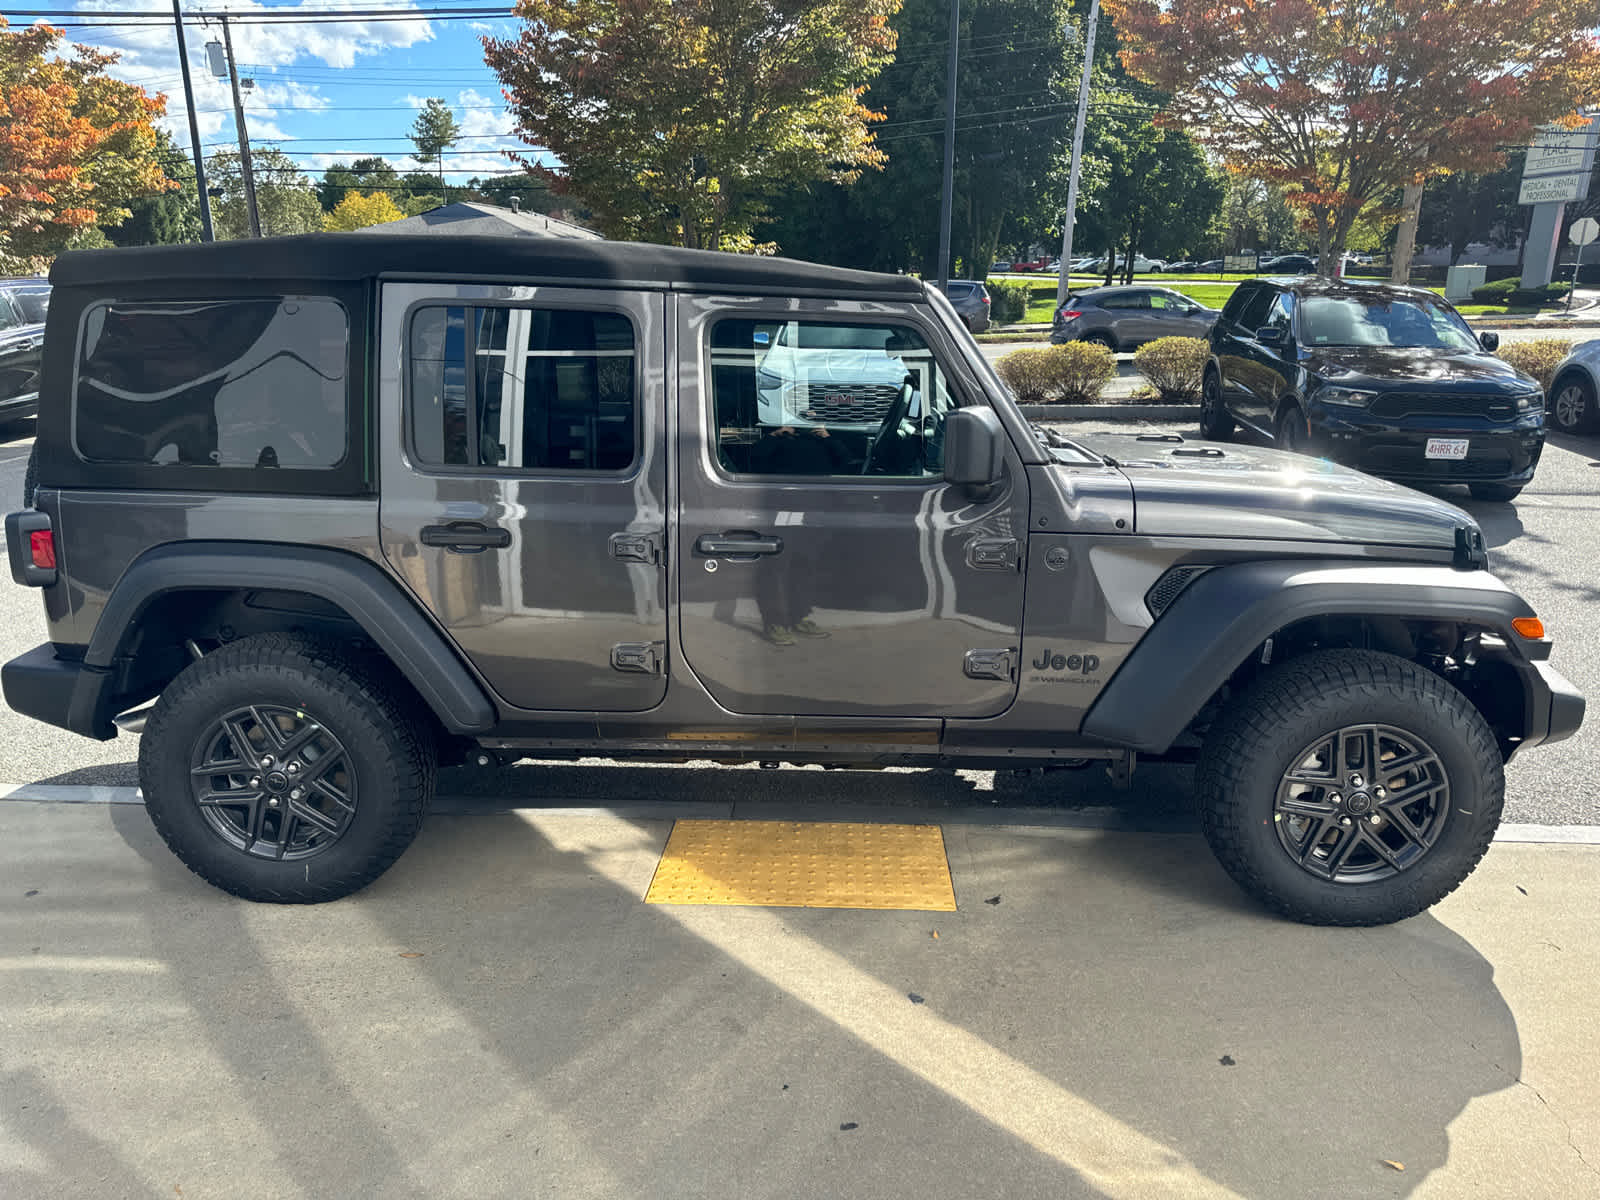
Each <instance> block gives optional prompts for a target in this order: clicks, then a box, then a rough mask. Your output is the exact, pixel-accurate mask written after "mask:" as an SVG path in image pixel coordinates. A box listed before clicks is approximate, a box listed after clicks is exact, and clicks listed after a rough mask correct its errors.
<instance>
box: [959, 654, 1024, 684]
mask: <svg viewBox="0 0 1600 1200" xmlns="http://www.w3.org/2000/svg"><path fill="white" fill-rule="evenodd" d="M963 669H964V670H965V671H966V673H967V678H969V679H1015V678H1016V677H1017V652H1016V651H1015V650H1013V649H1011V647H1009V646H1007V647H1006V648H1005V649H1004V650H968V651H967V653H966V658H965V660H964V662H963Z"/></svg>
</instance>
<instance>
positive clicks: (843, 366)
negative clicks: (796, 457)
mask: <svg viewBox="0 0 1600 1200" xmlns="http://www.w3.org/2000/svg"><path fill="white" fill-rule="evenodd" d="M764 339H768V335H767V334H765V333H758V334H757V335H756V340H757V346H758V349H759V347H760V346H761V345H767V350H766V353H765V354H764V355H763V356H762V357H761V360H760V362H759V364H758V365H757V367H756V411H757V419H758V420H759V421H760V422H761V424H762V425H763V426H764V427H766V428H769V429H770V428H778V427H780V426H785V425H787V426H790V427H798V428H813V427H820V426H826V427H829V428H833V429H839V428H845V429H860V430H875V429H877V428H878V427H879V426H880V425H881V424H882V423H883V420H884V418H885V417H886V416H887V415H888V413H889V410H890V408H891V407H893V405H894V402H895V399H896V398H897V397H898V396H899V394H900V388H901V386H902V385H903V384H905V383H906V381H907V380H908V379H911V380H916V378H917V373H916V372H914V371H913V370H912V365H911V364H910V363H908V362H907V360H906V358H903V357H901V356H900V355H899V354H897V353H895V349H896V348H895V347H893V346H891V344H890V343H891V340H892V338H891V334H890V331H889V330H888V329H887V328H881V329H880V328H873V327H869V326H853V325H839V326H827V325H813V324H801V323H798V322H790V323H788V324H785V325H783V326H782V327H780V328H779V330H778V332H777V336H776V337H772V338H770V340H769V341H764ZM907 357H916V354H915V352H912V353H911V354H910V355H908V356H907ZM922 357H926V351H923V352H922Z"/></svg>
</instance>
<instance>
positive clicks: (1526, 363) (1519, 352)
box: [1499, 338, 1572, 392]
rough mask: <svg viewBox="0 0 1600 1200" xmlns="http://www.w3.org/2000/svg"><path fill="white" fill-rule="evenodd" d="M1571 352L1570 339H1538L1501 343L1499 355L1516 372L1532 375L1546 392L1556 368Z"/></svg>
mask: <svg viewBox="0 0 1600 1200" xmlns="http://www.w3.org/2000/svg"><path fill="white" fill-rule="evenodd" d="M1571 352H1572V339H1571V338H1539V339H1537V340H1535V341H1531V342H1506V343H1503V344H1502V345H1501V347H1500V350H1499V355H1500V357H1501V358H1503V359H1505V360H1506V361H1507V362H1508V363H1510V364H1511V365H1512V366H1513V367H1515V368H1517V370H1519V371H1522V372H1525V373H1526V374H1529V375H1532V376H1533V377H1534V378H1535V379H1537V380H1538V381H1539V386H1540V387H1542V388H1543V389H1544V390H1545V391H1546V392H1548V391H1549V390H1550V381H1551V380H1552V379H1553V378H1554V377H1555V373H1556V367H1557V366H1558V365H1559V364H1560V362H1561V360H1562V359H1563V358H1565V357H1566V356H1567V355H1568V354H1570V353H1571Z"/></svg>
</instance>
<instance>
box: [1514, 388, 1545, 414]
mask: <svg viewBox="0 0 1600 1200" xmlns="http://www.w3.org/2000/svg"><path fill="white" fill-rule="evenodd" d="M1543 407H1544V393H1543V392H1540V391H1532V392H1523V393H1522V394H1521V395H1520V396H1518V397H1517V411H1518V412H1519V413H1525V412H1538V411H1539V410H1540V409H1541V408H1543Z"/></svg>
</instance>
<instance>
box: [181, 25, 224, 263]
mask: <svg viewBox="0 0 1600 1200" xmlns="http://www.w3.org/2000/svg"><path fill="white" fill-rule="evenodd" d="M178 2H179V0H172V27H173V28H174V29H175V30H177V32H178V65H179V66H180V67H182V68H183V99H184V102H185V103H186V104H187V105H188V106H189V145H190V147H191V148H192V149H193V150H194V181H195V185H196V186H197V187H198V188H199V189H200V240H201V241H206V242H211V241H215V240H216V235H215V234H214V233H212V231H211V195H210V193H208V192H207V191H206V156H205V151H203V150H201V149H200V121H199V118H197V117H196V116H195V113H194V84H193V83H191V82H190V80H189V47H188V45H187V44H186V43H185V42H184V40H183V13H182V11H181V10H180V9H179V8H178Z"/></svg>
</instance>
